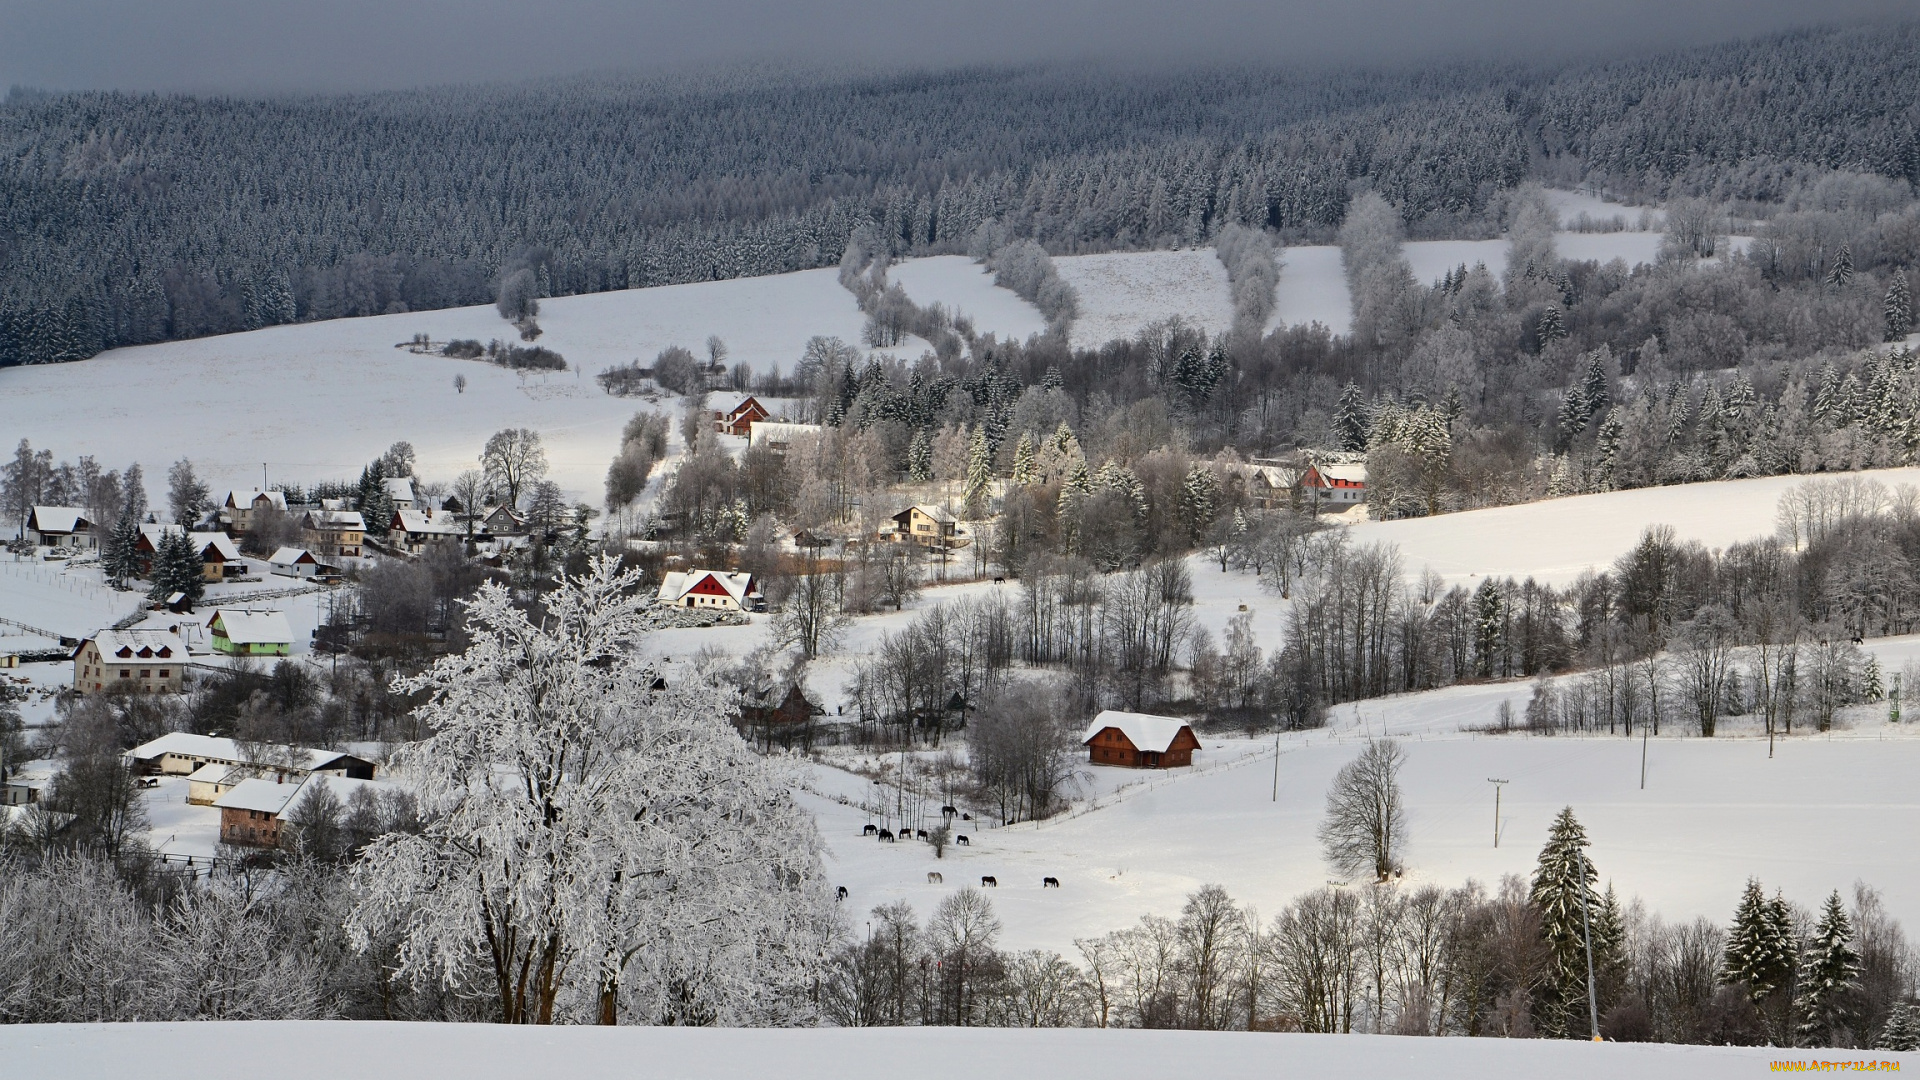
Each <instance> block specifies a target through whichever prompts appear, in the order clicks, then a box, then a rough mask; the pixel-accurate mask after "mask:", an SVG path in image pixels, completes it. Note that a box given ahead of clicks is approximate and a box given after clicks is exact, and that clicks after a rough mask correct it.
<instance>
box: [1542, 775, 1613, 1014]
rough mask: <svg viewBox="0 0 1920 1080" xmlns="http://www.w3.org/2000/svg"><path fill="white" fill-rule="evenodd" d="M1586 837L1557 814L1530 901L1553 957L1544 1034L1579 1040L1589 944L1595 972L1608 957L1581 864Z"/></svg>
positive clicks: (1588, 873)
mask: <svg viewBox="0 0 1920 1080" xmlns="http://www.w3.org/2000/svg"><path fill="white" fill-rule="evenodd" d="M1587 846H1588V845H1587V831H1586V829H1585V828H1583V827H1582V826H1581V824H1580V822H1579V821H1578V820H1576V819H1575V818H1574V816H1573V807H1571V806H1569V807H1566V808H1565V809H1563V810H1561V811H1560V814H1559V816H1558V817H1555V818H1554V819H1553V824H1552V826H1550V827H1549V828H1548V830H1547V844H1546V846H1545V847H1543V848H1541V849H1540V861H1539V863H1538V865H1537V866H1536V867H1535V868H1534V872H1533V891H1532V894H1531V895H1532V900H1533V906H1534V909H1535V910H1537V911H1538V912H1539V913H1540V934H1541V936H1542V937H1543V938H1545V939H1546V943H1547V949H1548V951H1549V952H1550V953H1551V954H1552V961H1551V970H1550V973H1549V978H1550V979H1551V983H1552V989H1551V991H1550V993H1551V997H1549V998H1548V1000H1547V1002H1546V1009H1545V1015H1544V1018H1543V1019H1544V1021H1545V1022H1544V1023H1543V1025H1542V1028H1543V1030H1544V1031H1545V1032H1546V1034H1548V1035H1549V1036H1560V1037H1565V1036H1570V1035H1577V1034H1579V1033H1580V1032H1581V1031H1582V1030H1584V1029H1585V1027H1586V1026H1587V1025H1586V1024H1584V1023H1581V1022H1579V1021H1580V1019H1581V1017H1580V1014H1581V1013H1583V1012H1585V1011H1586V999H1587V942H1588V932H1589V927H1592V928H1593V930H1594V931H1595V933H1594V934H1593V961H1594V967H1595V969H1596V970H1598V968H1599V967H1600V964H1601V959H1602V957H1603V956H1606V955H1608V954H1607V950H1606V949H1605V947H1604V945H1603V943H1602V941H1601V939H1600V936H1599V934H1598V932H1597V931H1598V930H1599V929H1600V927H1601V926H1602V925H1604V924H1603V923H1602V922H1600V917H1601V915H1602V909H1601V902H1600V897H1599V894H1598V893H1597V892H1596V891H1595V889H1594V881H1595V880H1596V878H1597V875H1596V874H1595V873H1594V869H1593V863H1592V862H1590V861H1588V860H1586V859H1585V858H1584V854H1583V853H1584V849H1585V848H1586V847H1587Z"/></svg>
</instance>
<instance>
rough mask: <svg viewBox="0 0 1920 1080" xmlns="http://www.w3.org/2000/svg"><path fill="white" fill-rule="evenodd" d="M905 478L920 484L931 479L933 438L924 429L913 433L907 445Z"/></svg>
mask: <svg viewBox="0 0 1920 1080" xmlns="http://www.w3.org/2000/svg"><path fill="white" fill-rule="evenodd" d="M907 476H908V478H910V479H912V480H913V481H914V482H915V483H921V484H924V483H927V482H929V481H931V480H932V479H933V436H932V435H931V434H929V433H928V431H927V429H926V428H921V429H920V430H918V431H916V432H914V433H913V441H912V442H911V443H909V444H907Z"/></svg>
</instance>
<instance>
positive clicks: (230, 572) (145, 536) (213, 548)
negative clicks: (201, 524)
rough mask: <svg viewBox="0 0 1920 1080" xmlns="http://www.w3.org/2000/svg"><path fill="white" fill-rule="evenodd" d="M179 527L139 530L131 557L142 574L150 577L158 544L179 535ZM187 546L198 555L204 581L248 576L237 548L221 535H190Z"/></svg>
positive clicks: (150, 527)
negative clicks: (169, 535) (172, 535)
mask: <svg viewBox="0 0 1920 1080" xmlns="http://www.w3.org/2000/svg"><path fill="white" fill-rule="evenodd" d="M181 531H182V530H181V528H180V526H178V525H155V524H146V525H142V526H140V538H139V539H138V540H136V541H134V545H133V550H134V555H135V557H136V558H137V559H139V561H140V572H141V573H142V574H151V573H153V559H154V556H156V555H158V554H159V553H160V542H161V541H162V540H164V539H165V538H166V537H167V535H168V534H169V533H173V534H178V533H179V532H181ZM187 542H188V543H190V544H192V545H193V549H194V551H196V552H198V553H199V555H200V577H201V578H202V579H204V580H206V581H223V580H225V579H227V578H233V577H245V576H247V572H248V566H247V564H246V562H244V561H243V560H244V558H245V556H243V555H241V554H240V548H239V545H237V544H235V543H234V542H233V538H232V537H230V536H228V535H227V534H226V533H223V532H189V533H187Z"/></svg>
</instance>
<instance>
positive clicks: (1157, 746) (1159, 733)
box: [1080, 709, 1187, 754]
mask: <svg viewBox="0 0 1920 1080" xmlns="http://www.w3.org/2000/svg"><path fill="white" fill-rule="evenodd" d="M1186 727H1187V722H1186V721H1185V720H1180V719H1176V718H1175V717H1171V716H1154V715H1153V714H1151V713H1137V712H1121V711H1120V710H1118V709H1108V710H1106V711H1105V712H1102V713H1101V714H1100V715H1098V716H1096V717H1094V718H1093V723H1091V724H1088V725H1087V733H1086V734H1085V735H1082V736H1080V741H1081V742H1083V743H1084V742H1090V741H1092V739H1093V737H1094V736H1095V735H1098V734H1100V733H1101V732H1102V731H1105V730H1107V729H1108V728H1119V729H1120V734H1122V735H1125V736H1126V737H1127V741H1128V742H1130V743H1132V744H1133V748H1134V749H1135V750H1141V751H1146V752H1149V753H1155V754H1164V753H1166V752H1167V749H1168V748H1169V747H1171V746H1172V745H1173V740H1174V739H1176V738H1178V737H1179V735H1180V732H1181V731H1182V730H1184V729H1185V728H1186Z"/></svg>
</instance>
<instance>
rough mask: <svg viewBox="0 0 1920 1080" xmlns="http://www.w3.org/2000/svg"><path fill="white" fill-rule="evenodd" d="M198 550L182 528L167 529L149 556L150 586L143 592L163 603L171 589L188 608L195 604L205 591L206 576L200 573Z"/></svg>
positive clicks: (169, 594) (170, 594)
mask: <svg viewBox="0 0 1920 1080" xmlns="http://www.w3.org/2000/svg"><path fill="white" fill-rule="evenodd" d="M200 570H201V567H200V553H199V552H198V551H197V550H195V549H194V546H193V541H191V540H189V539H187V534H186V532H185V530H181V531H178V532H176V531H173V530H171V529H169V530H168V531H167V532H166V533H164V534H163V535H162V536H161V538H160V545H159V547H158V549H157V550H156V551H155V552H154V556H153V574H152V577H151V579H150V580H151V581H152V582H153V589H152V591H151V592H149V593H148V594H147V595H148V596H150V597H151V598H152V599H153V600H155V601H156V602H159V603H165V602H166V600H167V599H168V598H169V597H171V596H172V595H173V594H174V593H181V594H183V595H184V597H185V603H186V606H187V607H188V608H192V607H193V606H194V605H196V604H198V603H199V602H200V600H201V598H202V597H204V596H205V595H206V591H207V584H206V580H205V579H204V578H202V577H201V576H200Z"/></svg>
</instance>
